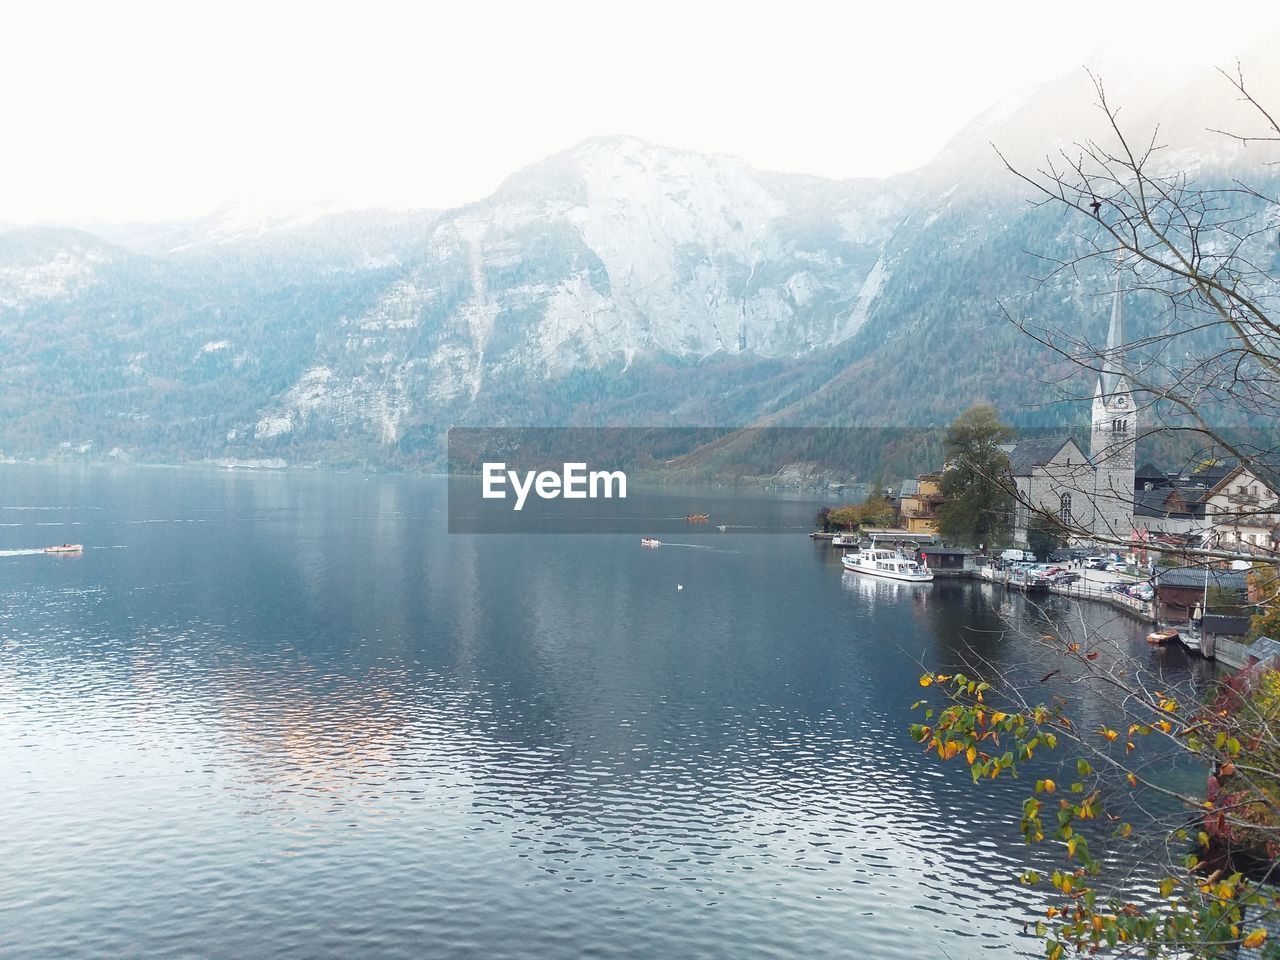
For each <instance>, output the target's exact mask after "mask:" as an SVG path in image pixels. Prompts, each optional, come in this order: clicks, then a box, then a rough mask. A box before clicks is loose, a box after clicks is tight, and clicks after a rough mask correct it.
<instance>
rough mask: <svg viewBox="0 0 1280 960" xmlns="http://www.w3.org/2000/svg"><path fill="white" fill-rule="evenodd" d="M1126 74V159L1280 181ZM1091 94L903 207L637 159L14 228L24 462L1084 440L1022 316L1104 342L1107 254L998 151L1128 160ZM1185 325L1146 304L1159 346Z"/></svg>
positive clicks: (0, 371) (910, 186) (1146, 323)
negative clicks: (317, 200)
mask: <svg viewBox="0 0 1280 960" xmlns="http://www.w3.org/2000/svg"><path fill="white" fill-rule="evenodd" d="M1265 63H1266V61H1263V64H1264V69H1265V70H1269V71H1270V72H1264V73H1262V74H1261V75H1259V76H1258V77H1256V80H1257V83H1258V86H1259V87H1260V88H1261V93H1262V94H1263V95H1264V99H1265V94H1266V93H1268V92H1270V91H1275V92H1276V93H1277V96H1274V97H1272V98H1271V102H1272V103H1276V102H1280V73H1278V72H1277V71H1276V69H1275V68H1274V67H1265ZM1118 73H1120V74H1121V78H1120V81H1119V82H1118V83H1117V84H1116V85H1115V87H1114V88H1112V87H1108V93H1109V95H1110V96H1112V98H1113V101H1114V102H1121V103H1124V104H1125V112H1124V114H1123V116H1124V118H1125V123H1126V126H1127V129H1132V130H1134V131H1137V132H1138V133H1139V134H1140V135H1142V136H1146V135H1149V133H1150V131H1151V130H1152V129H1153V128H1154V127H1155V125H1156V124H1157V123H1158V122H1160V121H1162V120H1172V123H1167V124H1166V125H1165V126H1164V127H1162V128H1161V131H1162V132H1161V136H1162V137H1164V139H1165V140H1167V141H1168V142H1169V143H1170V150H1169V151H1167V153H1166V157H1167V159H1166V160H1165V161H1163V162H1168V163H1169V164H1171V165H1177V166H1179V167H1182V168H1189V169H1191V170H1192V172H1193V173H1195V174H1196V175H1197V176H1199V177H1201V178H1203V179H1206V180H1222V181H1224V182H1225V181H1226V180H1227V179H1229V178H1230V177H1233V176H1236V175H1238V174H1239V173H1240V172H1241V171H1242V170H1243V171H1244V172H1246V173H1248V172H1250V171H1253V172H1256V173H1257V174H1258V176H1259V177H1261V176H1269V175H1268V174H1266V173H1265V168H1260V167H1259V165H1257V164H1256V163H1255V162H1254V161H1255V158H1254V157H1253V156H1252V155H1250V154H1249V153H1248V151H1247V148H1245V147H1244V146H1242V145H1241V144H1239V143H1236V142H1234V141H1231V140H1229V139H1227V138H1224V137H1222V136H1220V135H1217V134H1212V133H1210V132H1209V131H1208V129H1207V128H1209V127H1222V126H1231V124H1232V123H1234V122H1236V121H1237V120H1238V121H1239V122H1240V123H1247V122H1249V118H1247V116H1246V115H1244V114H1243V113H1241V112H1240V110H1241V108H1240V105H1239V104H1236V103H1233V102H1232V96H1231V90H1230V88H1229V87H1228V86H1227V85H1226V83H1225V81H1223V80H1221V78H1215V77H1212V76H1206V75H1203V74H1200V73H1196V72H1191V73H1189V74H1188V75H1187V76H1185V77H1183V78H1181V79H1180V80H1179V81H1177V82H1175V83H1173V84H1171V85H1165V86H1160V87H1158V88H1157V87H1155V86H1153V85H1151V84H1149V83H1147V82H1145V81H1144V78H1142V77H1124V76H1123V71H1118ZM1092 93H1093V91H1092V87H1091V86H1090V84H1089V81H1088V77H1087V76H1086V75H1085V74H1084V73H1083V71H1082V72H1080V73H1079V74H1075V75H1072V76H1070V77H1067V78H1063V79H1062V80H1060V81H1057V82H1055V83H1051V84H1047V85H1045V86H1043V87H1040V88H1036V89H1032V90H1028V91H1024V92H1023V93H1021V94H1019V95H1018V96H1016V97H1014V98H1011V99H1010V100H1009V101H1007V102H1006V103H1004V104H1001V105H999V106H997V107H996V108H993V109H992V110H990V111H988V112H987V113H985V114H984V115H982V116H981V117H979V118H978V119H977V120H975V121H974V123H973V124H971V125H970V126H969V127H968V128H966V129H965V130H964V131H962V132H961V133H960V134H959V135H958V136H957V137H956V138H955V139H954V140H953V141H952V143H951V144H950V145H949V146H948V147H947V148H946V149H945V150H944V151H943V152H942V153H941V154H940V155H939V156H938V157H937V158H936V159H935V160H934V161H933V162H932V163H930V164H929V165H927V166H926V167H924V168H922V169H920V170H916V171H913V172H910V173H907V174H903V175H900V176H896V177H892V178H889V179H855V180H828V179H823V178H819V177H812V176H805V175H799V174H785V173H773V172H764V171H759V170H756V169H753V168H752V167H751V166H750V165H748V164H747V163H745V162H743V161H740V160H737V159H735V158H732V157H724V156H713V155H703V154H697V153H691V152H688V151H682V150H676V149H669V148H665V147H660V146H656V145H653V144H650V143H645V142H642V141H640V140H637V139H634V138H630V137H624V136H616V137H600V138H593V139H590V140H587V141H585V142H583V143H580V144H578V145H576V146H574V147H572V148H570V149H568V150H565V151H564V152H562V153H558V154H556V155H554V156H551V157H548V158H547V159H545V160H543V161H541V162H539V163H536V164H534V165H532V166H530V167H527V168H525V169H523V170H520V171H519V172H517V173H515V174H514V175H512V176H511V177H510V178H509V179H507V180H506V182H504V183H503V184H502V185H501V186H500V187H499V188H498V189H497V190H496V191H495V192H494V193H493V194H492V195H491V196H489V197H487V198H485V199H483V200H480V201H478V202H476V203H473V204H470V205H467V206H464V207H460V208H457V209H451V210H438V211H388V210H366V211H338V212H324V211H310V212H297V211H294V212H291V213H287V214H285V215H261V214H254V213H251V212H248V211H245V210H242V209H236V208H229V209H227V210H225V211H222V212H220V213H219V214H215V215H212V216H210V217H207V218H204V219H201V220H197V221H190V222H183V223H169V224H124V225H102V224H96V225H88V226H83V225H82V226H78V227H77V226H62V225H57V226H14V227H9V228H7V229H4V230H3V231H0V354H2V355H3V356H4V358H5V360H4V363H3V366H2V367H0V409H2V410H3V411H4V416H3V418H0V452H3V453H4V454H7V455H10V456H18V457H28V456H34V457H46V456H64V457H66V456H84V457H103V456H108V455H111V456H115V457H120V458H131V459H139V460H160V461H179V460H202V459H238V460H250V459H263V458H279V459H282V460H284V461H286V462H289V463H317V464H326V465H350V464H357V463H358V464H364V465H366V466H367V465H376V466H381V467H390V468H430V467H437V466H439V465H440V463H441V461H442V458H443V452H444V436H445V432H446V431H447V430H448V428H449V427H451V426H454V425H472V426H486V425H492V426H522V425H528V426H553V425H566V426H567V425H573V426H595V425H604V426H703V425H708V426H747V425H806V426H821V425H840V426H851V425H866V426H875V427H922V428H934V427H937V426H940V425H942V424H945V423H946V422H948V421H950V420H951V419H952V417H953V416H954V415H955V414H956V413H957V412H959V411H960V410H961V409H963V408H965V407H967V406H969V405H971V404H972V403H975V402H979V401H987V402H992V403H995V404H996V405H997V406H998V407H999V408H1000V409H1001V410H1002V412H1004V414H1005V415H1006V416H1008V417H1010V418H1011V419H1013V420H1014V421H1016V422H1020V423H1025V424H1028V425H1037V426H1058V425H1064V426H1069V425H1071V424H1074V423H1076V422H1077V421H1080V422H1084V421H1085V420H1086V419H1087V411H1086V408H1085V407H1084V406H1082V405H1080V404H1078V403H1072V402H1070V401H1069V400H1067V399H1065V395H1064V393H1063V389H1064V388H1063V385H1062V384H1060V383H1058V382H1057V381H1058V380H1060V375H1061V374H1062V373H1063V372H1064V371H1063V370H1062V369H1061V367H1060V366H1059V367H1055V366H1054V364H1053V361H1052V358H1051V357H1050V356H1049V355H1048V354H1047V353H1046V351H1045V350H1044V349H1043V348H1042V347H1040V346H1039V345H1037V344H1036V343H1035V342H1033V341H1032V340H1030V339H1029V338H1027V337H1026V336H1024V335H1023V334H1022V333H1021V332H1020V331H1019V330H1018V329H1017V328H1016V327H1015V326H1014V325H1013V324H1011V323H1009V322H1008V321H1007V320H1005V319H1002V311H1003V310H1007V311H1008V312H1009V313H1012V314H1014V315H1017V316H1033V317H1036V318H1037V319H1038V320H1040V321H1041V322H1045V323H1051V324H1055V325H1058V326H1061V327H1063V328H1067V329H1073V330H1076V331H1079V332H1082V333H1083V334H1084V335H1086V336H1088V337H1091V338H1092V337H1096V338H1097V339H1098V340H1101V337H1102V335H1103V333H1104V332H1105V328H1106V322H1107V311H1108V304H1107V296H1108V293H1109V288H1110V278H1109V277H1108V276H1107V270H1106V265H1105V264H1103V263H1100V262H1095V263H1093V264H1091V265H1089V266H1088V267H1086V268H1085V269H1083V270H1081V271H1080V272H1078V273H1073V274H1071V275H1070V276H1067V275H1061V276H1058V277H1056V278H1054V279H1053V280H1052V281H1051V282H1048V283H1037V282H1036V280H1035V277H1036V276H1037V275H1040V274H1043V273H1044V272H1045V270H1044V267H1043V261H1040V260H1038V259H1037V257H1038V255H1048V256H1063V255H1066V254H1069V253H1070V252H1071V251H1073V250H1079V249H1082V245H1083V244H1084V243H1086V242H1087V237H1086V236H1085V235H1084V234H1083V233H1082V229H1081V224H1080V223H1078V222H1075V221H1073V220H1071V219H1070V218H1067V217H1064V216H1063V215H1062V213H1061V212H1060V211H1059V210H1056V209H1052V208H1048V207H1039V206H1036V205H1033V204H1030V203H1028V191H1027V189H1026V187H1025V184H1023V183H1022V182H1021V181H1019V180H1018V178H1016V177H1014V176H1013V175H1012V174H1010V173H1008V172H1007V171H1006V170H1005V169H1004V167H1003V164H1002V162H1001V161H1000V159H999V157H997V155H996V153H995V151H994V149H993V147H992V144H996V145H998V146H999V147H1000V148H1001V151H1002V153H1004V154H1005V155H1006V156H1008V157H1010V158H1011V159H1012V161H1013V162H1014V163H1015V164H1016V165H1018V166H1020V167H1021V168H1024V169H1032V168H1034V167H1035V166H1036V165H1037V164H1038V163H1039V162H1040V158H1042V157H1043V156H1044V155H1046V154H1051V153H1053V152H1054V151H1056V150H1060V149H1064V148H1065V149H1068V150H1069V149H1071V147H1070V145H1071V143H1072V142H1073V141H1076V140H1080V139H1083V138H1086V137H1090V136H1100V132H1099V129H1100V128H1099V122H1100V120H1101V115H1100V114H1098V113H1097V112H1096V111H1095V110H1094V109H1093V108H1092V99H1093V96H1092ZM850 136H851V137H855V136H858V131H857V129H856V125H855V126H851V128H850ZM1255 152H1256V151H1255ZM1256 179H1257V178H1256V177H1255V180H1256ZM1148 297H1149V295H1148ZM1158 313H1159V311H1158V306H1157V305H1156V304H1155V303H1154V302H1151V301H1150V300H1144V298H1143V295H1137V294H1135V295H1133V296H1132V297H1131V298H1130V303H1129V316H1130V317H1131V318H1132V319H1131V321H1130V323H1131V325H1132V326H1133V328H1134V329H1133V333H1134V334H1136V335H1141V334H1143V333H1146V332H1151V325H1152V324H1154V323H1156V322H1157V320H1156V319H1155V318H1156V317H1157V315H1158ZM1073 389H1075V390H1077V391H1078V392H1079V394H1080V395H1081V396H1084V395H1087V392H1088V388H1087V384H1084V382H1083V381H1082V380H1081V379H1080V378H1076V380H1069V381H1068V382H1067V385H1066V390H1067V392H1070V391H1071V390H1073ZM932 453H936V451H932V452H931V454H930V455H932ZM924 457H925V454H924V452H923V451H921V450H919V449H904V450H900V451H897V452H896V453H895V456H894V458H893V459H894V463H893V466H894V468H895V469H898V468H901V469H910V468H914V467H916V466H920V467H923V466H925V463H923V462H920V463H916V462H915V461H917V460H923V459H924ZM857 459H858V455H857V454H855V455H853V460H855V461H856V460H857ZM874 460H875V458H874V457H871V456H870V455H864V456H863V457H862V460H861V461H860V462H852V463H851V469H854V470H860V471H862V472H863V473H864V474H865V473H866V472H867V471H868V470H871V469H875V468H877V467H878V466H883V464H882V463H880V464H877V463H876V462H873V461H874Z"/></svg>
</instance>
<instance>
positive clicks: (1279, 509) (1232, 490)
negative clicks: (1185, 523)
mask: <svg viewBox="0 0 1280 960" xmlns="http://www.w3.org/2000/svg"><path fill="white" fill-rule="evenodd" d="M1278 488H1280V481H1278V480H1277V479H1276V478H1275V475H1274V474H1272V472H1271V471H1270V470H1268V469H1267V468H1265V467H1263V466H1261V465H1259V464H1253V465H1251V466H1248V467H1246V466H1243V465H1236V466H1235V467H1233V468H1231V469H1230V470H1228V471H1227V472H1226V473H1224V474H1223V476H1222V478H1221V479H1220V480H1218V481H1217V483H1215V484H1214V485H1213V486H1212V487H1210V488H1209V489H1208V490H1206V491H1205V492H1204V494H1203V495H1202V496H1201V503H1202V505H1203V508H1204V518H1203V528H1202V529H1203V534H1202V535H1203V537H1204V542H1205V545H1206V546H1209V547H1215V548H1218V549H1225V550H1239V551H1241V552H1247V553H1263V552H1271V551H1273V550H1275V548H1276V546H1277V536H1276V525H1277V523H1280V495H1278V494H1277V492H1276V491H1277V489H1278Z"/></svg>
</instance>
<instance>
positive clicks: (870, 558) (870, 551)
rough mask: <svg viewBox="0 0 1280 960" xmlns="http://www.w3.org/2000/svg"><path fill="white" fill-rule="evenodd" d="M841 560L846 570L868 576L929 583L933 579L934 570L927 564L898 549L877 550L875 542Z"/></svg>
mask: <svg viewBox="0 0 1280 960" xmlns="http://www.w3.org/2000/svg"><path fill="white" fill-rule="evenodd" d="M840 562H841V563H842V564H843V565H844V568H845V569H846V570H849V571H852V572H853V573H861V574H864V575H866V576H868V577H884V578H885V579H887V580H907V581H909V582H911V583H928V582H929V581H930V580H932V579H933V571H931V570H930V569H929V568H928V567H927V566H921V565H920V564H918V563H916V562H915V561H914V560H912V559H911V558H910V557H904V556H903V555H902V554H901V553H898V552H897V551H896V550H877V549H876V548H875V545H874V544H873V545H872V546H870V547H868V548H867V549H865V550H859V551H858V552H857V553H846V554H845V555H844V556H843V557H841V558H840Z"/></svg>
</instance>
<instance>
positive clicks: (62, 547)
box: [44, 543, 84, 553]
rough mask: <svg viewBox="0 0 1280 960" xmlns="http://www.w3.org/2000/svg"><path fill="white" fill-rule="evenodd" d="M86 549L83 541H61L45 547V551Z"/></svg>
mask: <svg viewBox="0 0 1280 960" xmlns="http://www.w3.org/2000/svg"><path fill="white" fill-rule="evenodd" d="M83 550H84V544H82V543H61V544H59V545H58V546H56V547H45V548H44V552H45V553H80V552H81V551H83Z"/></svg>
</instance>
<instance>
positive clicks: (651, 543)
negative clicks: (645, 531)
mask: <svg viewBox="0 0 1280 960" xmlns="http://www.w3.org/2000/svg"><path fill="white" fill-rule="evenodd" d="M640 546H642V547H660V546H662V541H661V540H655V539H653V537H641V538H640Z"/></svg>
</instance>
